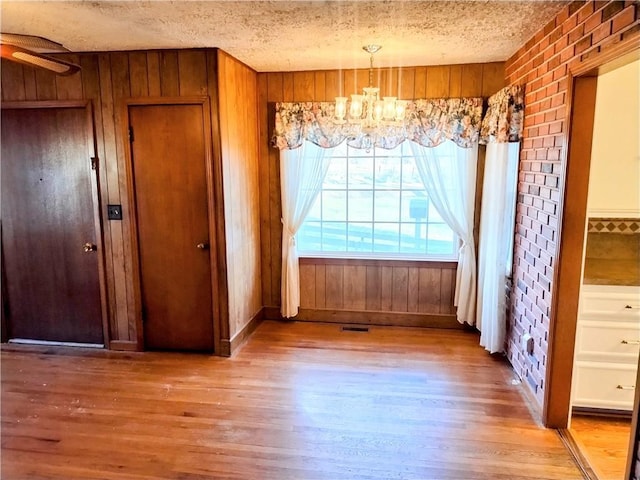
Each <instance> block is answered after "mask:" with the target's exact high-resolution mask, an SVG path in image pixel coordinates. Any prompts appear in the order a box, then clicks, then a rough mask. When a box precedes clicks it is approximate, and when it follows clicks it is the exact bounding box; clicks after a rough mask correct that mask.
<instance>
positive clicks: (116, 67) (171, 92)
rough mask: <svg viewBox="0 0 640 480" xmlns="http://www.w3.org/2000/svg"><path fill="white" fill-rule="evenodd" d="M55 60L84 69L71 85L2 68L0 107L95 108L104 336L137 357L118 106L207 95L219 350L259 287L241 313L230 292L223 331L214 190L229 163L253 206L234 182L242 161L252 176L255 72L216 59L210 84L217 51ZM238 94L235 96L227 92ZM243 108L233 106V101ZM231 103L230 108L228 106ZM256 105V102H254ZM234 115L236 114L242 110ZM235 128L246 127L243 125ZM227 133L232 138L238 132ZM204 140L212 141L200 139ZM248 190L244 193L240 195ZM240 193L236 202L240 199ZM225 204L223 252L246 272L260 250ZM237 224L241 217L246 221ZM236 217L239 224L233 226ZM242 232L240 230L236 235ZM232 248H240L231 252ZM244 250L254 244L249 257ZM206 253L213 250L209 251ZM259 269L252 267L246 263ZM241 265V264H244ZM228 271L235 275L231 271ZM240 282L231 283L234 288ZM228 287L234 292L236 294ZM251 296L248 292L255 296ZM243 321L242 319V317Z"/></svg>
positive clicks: (219, 213)
mask: <svg viewBox="0 0 640 480" xmlns="http://www.w3.org/2000/svg"><path fill="white" fill-rule="evenodd" d="M63 58H65V59H67V60H70V61H72V62H75V63H79V64H80V65H81V66H82V70H81V71H80V72H79V73H77V74H75V75H72V76H69V77H61V76H56V75H53V74H50V73H48V72H46V71H43V70H41V69H33V68H31V67H27V66H24V67H23V66H21V65H18V64H15V63H12V62H5V61H3V62H2V75H1V78H2V100H3V101H31V100H45V101H46V100H69V99H86V100H91V102H92V103H93V108H94V118H95V129H96V143H97V151H98V156H99V162H100V190H101V211H102V217H103V225H104V229H103V230H104V245H105V252H104V253H105V262H106V276H107V279H106V280H107V293H108V301H109V331H110V336H111V346H112V347H113V348H135V346H136V344H137V342H138V341H139V339H140V338H141V332H139V331H137V328H136V324H137V322H136V315H137V313H136V306H135V302H134V290H135V289H134V286H133V283H132V282H133V280H132V277H133V276H132V269H133V268H135V266H134V265H133V264H132V252H131V232H130V228H129V218H130V215H131V207H132V205H131V201H130V199H129V198H128V195H127V172H126V169H125V153H124V151H125V150H124V149H125V148H128V146H127V143H126V139H125V138H124V135H123V134H122V125H123V121H124V119H123V118H122V116H123V115H124V114H125V109H124V107H123V100H124V99H127V98H143V97H156V98H157V97H176V96H181V97H182V96H205V95H206V96H208V97H209V99H210V101H211V107H212V108H211V112H212V120H211V123H212V130H213V133H212V135H213V145H214V172H213V177H214V178H213V182H214V190H215V195H214V196H215V198H216V204H215V205H213V206H211V207H212V208H213V209H214V211H215V215H216V219H220V227H219V228H218V232H219V237H220V238H218V239H217V242H216V243H217V249H216V250H217V252H212V254H214V255H216V256H217V262H216V267H217V268H216V269H215V270H216V272H214V274H215V275H218V284H219V286H220V292H221V295H220V298H217V299H214V303H216V309H217V310H218V311H217V314H218V315H219V317H220V323H221V337H222V340H223V341H224V340H225V339H226V340H229V339H230V330H232V331H235V330H237V328H239V325H241V324H242V323H243V320H241V319H240V317H239V316H240V315H245V314H246V315H248V316H249V319H250V318H251V315H252V314H253V313H255V312H254V309H255V305H256V304H257V303H260V302H259V301H258V300H257V298H259V296H260V292H259V287H256V288H255V289H252V288H248V291H251V293H250V294H248V295H247V298H248V299H247V304H246V305H245V306H241V305H240V304H239V301H238V300H237V299H238V295H239V294H240V292H239V291H238V290H234V291H233V292H234V293H233V295H234V297H233V298H234V315H235V317H234V325H233V327H231V329H230V328H229V321H228V305H227V290H226V288H227V287H226V284H227V270H226V246H225V238H224V235H225V224H224V219H225V211H224V210H223V201H222V198H223V192H222V191H221V190H222V188H221V187H222V182H223V179H222V159H221V155H225V156H226V155H228V156H229V158H225V160H226V167H227V168H226V173H227V174H228V175H229V182H228V183H226V185H225V186H227V187H228V188H229V189H230V190H233V189H236V190H238V189H239V191H237V192H236V193H239V194H240V195H241V196H242V201H243V205H242V208H249V207H250V205H251V202H253V203H255V204H256V206H255V207H254V208H255V210H256V211H257V202H256V201H255V200H250V199H251V198H254V197H256V189H257V186H256V180H255V173H253V174H252V175H248V176H247V178H246V179H244V178H241V177H242V176H243V175H244V174H245V170H243V169H244V168H245V167H244V166H243V165H242V162H245V161H246V162H247V163H248V165H249V166H248V167H247V168H248V170H247V171H246V172H250V171H254V172H255V170H256V168H255V163H256V160H255V155H256V154H255V152H256V145H255V133H256V130H255V128H247V125H249V126H250V125H252V124H255V121H254V119H255V115H256V114H255V110H254V111H251V109H250V108H249V107H248V105H249V102H250V101H254V100H255V99H254V98H253V97H252V95H255V94H254V93H253V92H255V82H256V80H255V75H256V74H255V72H253V71H252V70H250V69H248V68H247V67H244V66H242V67H241V68H240V67H237V66H234V62H233V60H232V59H231V58H230V57H228V56H227V55H221V58H222V59H224V66H225V72H226V73H223V74H222V75H221V76H218V75H217V62H218V51H217V50H215V49H207V50H204V49H200V50H163V51H137V52H116V53H95V54H80V55H66V56H64V57H63ZM218 82H221V83H222V85H223V87H224V89H225V93H224V95H223V97H226V96H227V95H229V96H231V97H232V100H231V102H228V103H225V104H224V108H225V109H228V111H229V112H230V111H231V110H233V109H238V111H237V112H236V113H234V114H233V115H230V114H228V113H225V116H224V118H223V123H224V122H229V123H228V124H227V123H224V128H225V131H224V132H225V139H226V140H225V144H224V148H220V147H221V146H220V145H218V143H219V140H218V137H219V129H220V127H221V125H220V121H219V118H218V105H217V102H218ZM236 88H237V90H235V89H236ZM241 97H242V98H246V99H247V100H246V101H245V102H244V103H242V104H238V103H237V100H238V98H241ZM233 102H236V103H233ZM254 105H255V103H254ZM240 108H241V109H240ZM243 122H247V123H246V124H244V123H243ZM235 129H238V130H237V131H236V130H235ZM208 134H210V133H208ZM243 188H248V192H245V191H244V190H242V189H243ZM243 192H244V193H243ZM232 203H233V202H227V204H228V206H229V210H228V212H227V214H228V216H229V218H226V221H227V228H228V230H229V231H230V233H231V239H230V248H232V249H233V248H235V247H237V246H238V245H241V250H242V252H240V251H239V252H237V253H234V254H232V255H231V256H230V259H233V261H234V262H235V261H236V260H237V259H238V258H240V257H241V256H242V255H247V256H248V260H247V262H248V263H251V256H250V255H248V253H249V252H252V253H251V255H253V257H256V256H257V253H256V252H257V249H258V248H259V242H258V239H257V233H256V227H255V225H257V214H256V218H253V217H252V216H251V215H252V214H251V213H247V212H242V208H241V207H240V205H238V206H235V207H234V206H233V205H232ZM107 204H122V212H123V220H122V221H115V220H111V221H109V220H106V218H107V215H106V205H107ZM242 215H248V217H246V218H245V217H244V216H242ZM236 217H237V218H236ZM249 218H250V219H249ZM248 225H254V227H252V228H251V229H250V231H249V234H250V236H249V237H247V238H243V239H241V240H238V235H237V232H238V231H239V230H242V229H244V228H245V227H247V226H248ZM243 231H244V230H243ZM238 241H239V243H238ZM251 243H254V244H255V247H254V248H253V249H252V247H251V246H250V244H251ZM212 245H213V242H212ZM253 263H254V264H256V265H257V263H258V261H257V260H256V261H254V262H253ZM243 265H244V266H246V264H243ZM233 272H236V270H233ZM251 273H252V274H254V275H256V276H257V277H259V275H260V274H259V267H253V269H252V270H251ZM238 281H239V280H237V279H236V277H235V276H234V277H233V282H234V285H235V284H237V283H238ZM234 288H235V286H234ZM254 290H255V291H254ZM244 320H248V319H247V318H245V319H244Z"/></svg>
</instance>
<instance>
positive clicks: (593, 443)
mask: <svg viewBox="0 0 640 480" xmlns="http://www.w3.org/2000/svg"><path fill="white" fill-rule="evenodd" d="M571 435H572V437H573V439H574V440H575V442H576V444H577V445H578V447H579V448H580V452H581V453H582V455H583V456H584V457H585V458H586V459H587V461H588V462H589V465H590V466H591V468H592V469H593V470H594V472H595V473H596V475H597V476H598V478H599V479H600V480H622V479H623V478H624V474H625V469H626V467H627V450H628V448H629V437H630V435H631V419H623V418H606V417H595V416H585V415H575V414H574V415H573V416H572V417H571Z"/></svg>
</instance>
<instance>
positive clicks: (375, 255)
mask: <svg viewBox="0 0 640 480" xmlns="http://www.w3.org/2000/svg"><path fill="white" fill-rule="evenodd" d="M404 144H406V142H403V144H401V145H399V146H398V147H397V148H399V149H400V151H399V152H394V151H393V150H384V149H377V152H378V154H376V150H374V151H373V152H372V153H371V154H369V155H363V154H357V155H350V152H351V151H352V150H357V151H358V149H354V147H350V146H348V145H346V142H345V145H344V147H343V148H344V153H341V154H339V155H337V156H336V157H335V158H332V159H331V160H330V161H332V162H333V161H335V160H336V159H337V160H342V161H344V162H345V164H346V165H345V183H344V188H327V189H324V188H323V189H322V190H321V191H320V193H319V196H320V198H322V197H321V196H322V194H323V192H325V191H334V192H344V194H345V197H346V198H345V212H344V220H324V219H323V216H322V213H321V216H320V220H311V222H316V223H319V224H322V223H325V222H336V223H344V224H345V232H346V233H345V235H346V242H347V244H346V248H348V246H347V245H348V242H349V224H350V223H352V224H353V223H356V224H357V223H368V224H370V225H371V227H372V234H371V240H372V249H373V248H374V246H373V245H374V243H373V242H374V238H375V233H374V232H375V225H376V223H378V224H384V223H389V224H396V225H398V229H399V238H398V248H400V247H401V245H402V243H401V235H402V230H401V228H402V226H403V225H413V223H411V222H407V221H403V220H402V210H401V208H402V205H403V203H402V202H403V201H404V198H405V197H404V192H415V191H417V190H415V189H411V188H408V189H406V190H405V189H403V186H404V178H403V175H402V172H403V168H405V167H404V166H401V171H400V178H399V182H398V187H397V188H386V189H385V188H376V170H377V166H376V163H377V161H378V160H377V159H378V158H380V157H383V158H384V157H389V156H393V157H396V158H398V160H399V161H400V162H401V164H402V163H404V159H405V158H409V159H410V160H411V161H413V162H415V158H414V157H413V155H412V154H411V153H407V151H406V150H404V149H405V148H407V146H406V145H404ZM337 148H340V147H337ZM350 149H352V150H350ZM387 151H388V152H394V153H389V154H384V152H387ZM380 152H383V154H382V155H380ZM409 152H410V150H409ZM362 157H364V158H367V159H370V161H371V162H373V168H372V169H373V176H372V180H371V188H370V189H366V188H358V187H357V186H356V187H355V188H354V187H352V188H350V184H349V178H350V172H349V165H350V159H351V158H362ZM323 184H324V182H323ZM352 191H363V192H371V197H372V202H373V207H372V219H371V220H367V221H364V220H363V221H354V220H351V221H349V192H352ZM380 191H393V192H397V194H398V197H399V211H398V214H399V215H398V220H397V221H395V222H391V221H384V220H382V221H376V220H375V193H376V192H380ZM422 191H425V189H424V187H423V189H422ZM425 193H426V191H425ZM427 198H428V197H427ZM317 201H318V199H316V202H317ZM320 201H322V200H320ZM314 203H315V202H314ZM320 208H321V209H322V207H320ZM427 208H429V209H430V208H432V207H431V206H430V205H428V207H427ZM428 218H429V216H428V215H427V217H426V219H427V220H428ZM307 220H308V219H305V222H303V226H304V224H305V223H306V222H307ZM421 225H426V228H427V232H426V234H427V235H428V229H429V226H430V225H444V226H446V227H447V228H448V229H449V230H450V231H451V232H452V234H453V248H452V252H451V253H450V254H448V253H445V254H438V253H426V252H425V253H413V252H375V251H346V250H345V251H322V250H303V249H301V248H300V247H299V245H300V242H299V239H298V235H299V234H300V231H299V232H298V234H296V242H297V244H298V253H299V257H301V258H310V259H343V260H348V259H357V260H374V261H375V260H380V261H386V260H388V261H412V262H446V263H448V262H457V260H458V250H459V248H460V245H461V241H460V238H459V237H458V236H457V235H456V234H455V232H454V231H453V230H452V229H451V228H450V227H449V226H448V225H447V224H446V222H444V220H443V221H441V222H428V221H425V222H422V223H421ZM303 226H301V229H300V230H302V228H303ZM321 242H322V240H321Z"/></svg>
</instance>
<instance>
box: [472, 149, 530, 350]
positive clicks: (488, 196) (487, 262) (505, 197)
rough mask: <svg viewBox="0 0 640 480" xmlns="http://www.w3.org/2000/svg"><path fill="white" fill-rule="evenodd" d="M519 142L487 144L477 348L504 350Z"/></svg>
mask: <svg viewBox="0 0 640 480" xmlns="http://www.w3.org/2000/svg"><path fill="white" fill-rule="evenodd" d="M519 150H520V143H517V142H513V143H489V144H487V154H486V160H485V167H484V182H483V187H482V211H481V216H480V239H479V245H478V313H477V316H478V321H477V327H478V330H480V332H481V333H480V345H481V346H483V347H485V348H486V349H487V350H488V351H489V352H491V353H496V352H502V351H504V348H505V345H504V342H505V335H506V328H507V326H506V285H507V277H509V276H510V275H511V267H512V265H511V264H512V259H513V249H512V245H513V237H514V228H515V225H514V223H515V205H516V191H517V186H518V152H519Z"/></svg>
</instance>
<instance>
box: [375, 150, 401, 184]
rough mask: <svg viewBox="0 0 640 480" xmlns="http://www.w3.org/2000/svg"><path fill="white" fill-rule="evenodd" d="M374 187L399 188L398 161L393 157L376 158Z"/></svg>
mask: <svg viewBox="0 0 640 480" xmlns="http://www.w3.org/2000/svg"><path fill="white" fill-rule="evenodd" d="M375 168H376V171H375V177H376V182H375V184H376V189H392V190H399V189H400V168H401V167H400V161H399V159H398V158H394V159H386V158H383V159H378V158H377V159H376V161H375Z"/></svg>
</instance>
